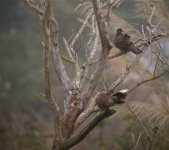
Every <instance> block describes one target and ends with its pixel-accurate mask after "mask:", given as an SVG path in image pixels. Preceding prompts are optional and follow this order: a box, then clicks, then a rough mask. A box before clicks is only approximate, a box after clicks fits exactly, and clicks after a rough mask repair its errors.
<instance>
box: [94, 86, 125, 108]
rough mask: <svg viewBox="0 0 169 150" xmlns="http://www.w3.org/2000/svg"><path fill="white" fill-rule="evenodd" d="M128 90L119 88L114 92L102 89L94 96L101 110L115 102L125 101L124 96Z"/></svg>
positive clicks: (121, 102)
mask: <svg viewBox="0 0 169 150" xmlns="http://www.w3.org/2000/svg"><path fill="white" fill-rule="evenodd" d="M127 93H128V90H126V89H125V90H121V91H118V92H116V93H114V92H113V91H110V92H108V91H102V92H100V93H99V94H98V95H97V97H96V104H97V105H98V107H99V108H100V109H101V110H107V109H109V107H111V106H114V105H115V104H123V103H125V98H126V96H127Z"/></svg>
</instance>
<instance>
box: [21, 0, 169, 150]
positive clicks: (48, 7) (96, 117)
mask: <svg viewBox="0 0 169 150" xmlns="http://www.w3.org/2000/svg"><path fill="white" fill-rule="evenodd" d="M52 1H53V0H42V3H43V7H41V8H40V7H39V6H38V4H37V3H35V2H34V1H33V0H24V2H25V3H26V4H27V5H28V6H29V8H30V9H31V10H32V11H33V12H35V13H36V14H37V15H38V16H39V18H40V19H39V21H40V29H41V32H42V35H43V42H42V45H43V47H44V77H45V78H44V81H45V96H44V98H45V99H46V100H47V101H48V103H49V105H50V107H51V110H52V111H53V115H54V127H55V137H54V141H53V146H52V150H66V149H69V148H71V147H73V146H74V145H76V144H78V143H79V142H80V141H81V140H83V139H84V138H85V137H86V136H87V135H88V133H89V132H90V131H91V130H92V129H93V128H94V127H95V126H96V125H97V124H98V123H99V122H101V121H102V120H103V119H104V118H106V117H109V116H111V115H113V114H114V113H115V112H116V111H114V110H113V109H112V108H110V109H106V110H100V109H98V107H97V105H96V99H97V97H98V95H99V94H100V93H103V92H105V93H109V92H113V91H114V90H115V89H116V88H117V87H118V86H119V84H120V83H122V82H123V81H124V80H125V78H126V77H127V75H128V74H129V73H130V72H131V71H132V70H133V68H134V67H135V66H136V65H137V64H138V62H139V59H140V57H141V56H142V54H139V55H138V56H137V57H136V59H135V61H134V62H133V63H131V64H130V65H129V66H127V67H126V70H124V73H123V74H121V75H119V78H118V79H117V80H116V81H114V82H113V81H112V84H111V85H110V86H109V87H108V88H107V89H106V90H104V91H100V92H98V93H96V92H95V91H96V87H97V85H98V83H99V82H100V79H101V77H102V74H103V72H104V68H105V65H106V63H107V62H108V61H109V60H110V59H113V58H115V57H120V56H121V55H123V54H124V52H119V53H117V54H115V55H110V51H111V50H112V49H113V47H114V46H113V44H112V43H111V42H110V39H109V32H108V31H109V25H110V21H111V19H112V11H113V10H114V9H116V8H117V7H118V6H119V4H120V3H121V0H108V1H107V2H108V3H106V6H107V7H106V9H105V7H104V5H103V4H102V1H99V0H92V2H91V4H92V10H93V11H92V12H91V13H89V14H88V15H87V17H86V19H85V20H84V21H83V23H82V25H81V27H80V28H79V30H78V32H77V33H74V34H73V35H72V37H71V39H70V40H69V41H67V40H66V39H63V41H64V44H65V49H66V51H67V54H68V58H67V57H62V56H61V54H60V48H59V40H58V39H59V35H58V31H59V29H58V22H57V20H56V18H55V16H54V12H53V4H52ZM82 3H83V1H82ZM103 9H104V10H103ZM150 17H151V16H150ZM89 21H91V22H92V31H93V35H91V37H90V38H89V41H88V43H87V46H86V61H85V62H84V64H83V65H80V63H79V57H78V54H77V51H76V49H75V44H76V42H77V40H78V39H79V38H80V36H81V35H82V33H83V30H84V29H85V28H86V26H87V24H88V23H89ZM112 21H113V20H112ZM149 21H151V20H150V19H149ZM151 31H153V29H150V28H149V36H145V37H144V39H140V40H139V41H138V42H136V43H135V45H136V46H137V47H139V48H140V49H141V50H142V51H143V53H144V51H146V49H147V47H149V45H151V43H152V42H154V41H158V40H159V39H161V38H163V37H164V36H166V34H162V33H157V32H156V33H154V32H151ZM143 35H144V33H143ZM99 40H100V43H101V50H100V51H99V50H98V45H99ZM89 43H90V44H91V43H92V45H93V46H92V47H93V48H92V50H91V52H90V54H89V55H87V48H89V47H88V45H89ZM96 53H97V54H98V57H97V58H95V57H94V55H95V54H96ZM49 58H51V59H52V62H53V66H54V68H55V72H56V74H57V77H58V79H59V81H60V83H61V86H62V87H63V89H64V94H65V100H64V114H63V115H61V113H60V110H59V107H58V105H57V102H56V101H55V99H54V97H53V94H52V90H51V81H50V77H49V76H50V71H49ZM158 59H159V60H160V61H162V62H163V63H165V65H166V66H167V69H168V64H167V63H166V62H164V61H163V60H162V59H161V57H160V56H159V57H158ZM63 60H66V61H68V62H69V63H71V64H73V65H74V72H75V75H74V77H73V78H72V79H71V78H70V76H69V75H68V73H67V72H66V70H65V66H64V63H63ZM91 65H95V67H94V69H93V70H92V73H91V74H90V77H88V70H89V68H90V66H91ZM165 71H166V70H165ZM165 71H164V72H165ZM164 72H163V73H161V74H158V75H156V74H154V76H153V77H152V78H150V79H146V80H143V81H141V82H139V83H138V84H137V85H136V86H135V87H133V88H131V89H129V90H128V91H129V92H131V91H132V90H134V89H135V88H136V87H138V86H140V85H141V84H143V83H145V82H147V81H150V80H154V79H156V78H158V77H160V76H161V75H163V74H164ZM91 116H92V117H91ZM89 117H90V120H88V121H86V120H87V119H88V118H89ZM80 125H81V128H78V127H79V126H80ZM77 129H78V130H77ZM145 130H146V129H145ZM145 132H146V131H145ZM146 133H147V132H146Z"/></svg>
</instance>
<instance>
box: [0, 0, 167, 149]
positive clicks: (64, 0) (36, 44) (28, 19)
mask: <svg viewBox="0 0 169 150" xmlns="http://www.w3.org/2000/svg"><path fill="white" fill-rule="evenodd" d="M165 2H166V4H168V1H167V0H166V1H165ZM136 3H137V1H134V0H126V1H124V3H123V4H122V5H121V6H120V7H119V8H118V9H117V10H116V11H115V13H116V14H118V15H119V16H120V17H123V18H124V19H125V21H126V22H128V23H130V24H131V25H133V26H134V27H135V28H137V29H139V30H140V24H142V23H143V20H142V19H140V18H135V17H134V15H133V14H134V13H135V12H137V11H138V9H137V8H136V6H135V4H136ZM77 4H78V1H77V0H69V1H68V0H55V2H54V8H55V11H56V13H55V14H56V18H57V19H58V21H59V29H60V37H61V38H60V41H61V45H60V46H61V47H62V48H63V43H62V37H65V38H69V37H70V35H71V34H72V33H73V32H74V29H76V28H77V27H79V24H80V23H79V22H78V21H77V18H78V17H80V16H78V14H77V13H76V12H75V11H74V9H75V7H76V5H77ZM166 11H167V10H166ZM0 12H1V13H0V20H1V21H0V22H1V23H0V149H2V150H11V149H13V150H43V149H44V150H46V149H50V146H51V143H52V137H53V118H52V112H51V111H50V109H49V107H48V104H47V103H46V102H45V100H43V98H41V97H40V96H39V95H40V94H43V92H44V87H43V85H44V84H43V66H42V65H43V58H42V57H43V47H42V45H41V41H42V38H41V33H40V30H39V22H38V19H39V18H38V17H37V16H36V15H35V14H34V13H32V12H31V11H30V10H29V8H28V7H27V6H26V5H25V4H24V3H23V2H22V1H20V0H0ZM111 36H112V37H113V35H111ZM79 43H80V42H79ZM80 44H81V43H80ZM62 52H63V53H64V50H63V51H62ZM124 59H126V58H124ZM111 63H113V64H114V65H113V66H114V68H112V69H111V66H112V65H111V64H109V65H108V67H109V68H110V69H109V71H108V72H109V77H108V79H116V77H117V76H118V73H120V71H122V70H123V69H119V67H120V68H124V67H125V64H126V61H124V60H118V61H117V60H114V61H113V62H111ZM67 65H68V64H67ZM115 66H116V67H115ZM51 69H52V66H51ZM70 70H71V69H68V71H69V72H70V73H71V71H70ZM51 78H52V81H53V86H54V93H55V97H56V99H57V101H58V103H59V105H60V106H62V99H63V98H64V96H63V95H62V88H61V87H60V86H59V84H58V81H57V79H55V78H56V74H55V73H54V72H53V73H52V75H51ZM164 83H165V84H164ZM125 86H128V85H125ZM122 88H123V86H122ZM168 88H169V82H168V76H167V75H166V76H165V77H163V78H161V79H160V80H158V81H155V82H153V83H148V84H146V85H145V86H142V87H141V88H139V89H137V90H136V91H135V92H133V93H131V94H130V96H129V98H130V99H131V101H132V100H133V101H134V100H135V99H137V100H139V102H135V103H134V102H133V103H132V105H133V108H134V110H135V111H136V113H137V114H138V115H139V117H140V118H141V119H142V121H143V122H144V123H145V126H146V127H147V128H149V126H148V124H146V122H148V121H147V120H148V118H144V116H145V110H147V114H148V116H150V118H151V121H152V122H153V125H156V126H158V127H159V128H160V130H159V134H158V135H157V136H156V137H155V138H156V140H155V142H154V149H156V150H158V149H163V150H167V149H168V148H169V137H167V133H169V132H168V125H169V124H168V121H169V118H168V117H169V109H168V108H169V107H168V106H169V101H168ZM136 93H137V94H136ZM145 101H148V103H144V102H145ZM116 109H117V110H118V113H116V115H114V116H113V117H111V118H109V119H107V120H105V121H104V122H102V123H101V124H100V125H99V126H98V127H97V128H95V129H94V130H93V132H92V133H90V135H89V136H88V137H87V138H86V139H85V140H84V141H83V142H81V143H80V144H79V145H77V146H75V147H74V148H72V149H74V150H76V149H77V150H78V149H84V150H85V149H100V150H104V149H105V150H109V149H115V150H127V149H133V147H134V141H137V139H138V138H139V136H140V135H141V140H140V141H139V145H138V147H137V149H140V150H142V149H145V147H146V144H147V143H146V137H145V135H144V134H145V133H143V130H142V128H141V127H140V124H139V123H138V122H137V121H136V120H135V118H134V117H133V115H132V114H131V112H130V111H129V110H128V108H127V107H126V106H124V107H120V108H119V107H117V108H116ZM150 132H151V129H150ZM142 134H143V135H142Z"/></svg>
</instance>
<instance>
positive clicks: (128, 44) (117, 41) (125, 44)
mask: <svg viewBox="0 0 169 150" xmlns="http://www.w3.org/2000/svg"><path fill="white" fill-rule="evenodd" d="M113 43H114V45H115V46H116V47H117V48H119V49H120V50H121V51H122V52H124V53H127V52H129V51H131V52H133V53H134V54H136V55H138V54H141V53H142V50H140V49H139V48H138V47H137V46H135V45H134V44H133V42H132V41H131V37H130V36H129V35H128V34H127V33H123V30H122V29H121V28H118V29H117V32H116V36H115V38H114V42H113Z"/></svg>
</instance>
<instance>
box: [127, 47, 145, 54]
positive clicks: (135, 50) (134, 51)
mask: <svg viewBox="0 0 169 150" xmlns="http://www.w3.org/2000/svg"><path fill="white" fill-rule="evenodd" d="M129 50H130V51H131V52H133V53H134V54H136V55H138V54H141V53H142V52H143V51H142V50H141V49H139V48H138V47H136V46H134V45H133V44H131V45H130V47H129Z"/></svg>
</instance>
